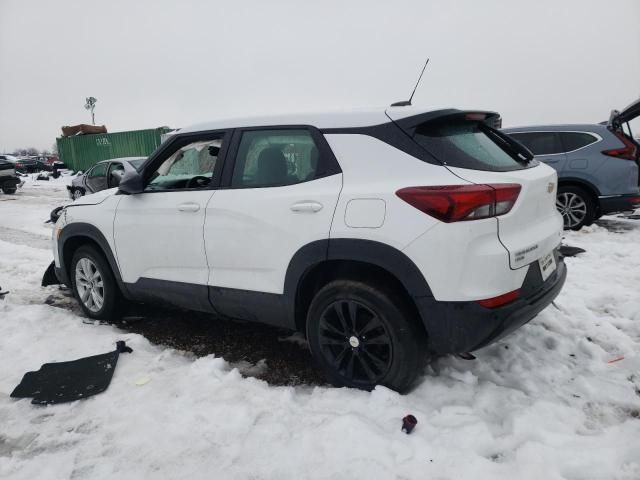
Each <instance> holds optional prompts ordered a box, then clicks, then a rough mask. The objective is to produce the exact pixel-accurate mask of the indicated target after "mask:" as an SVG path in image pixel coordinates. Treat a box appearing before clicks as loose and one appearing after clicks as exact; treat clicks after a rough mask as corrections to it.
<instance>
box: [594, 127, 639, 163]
mask: <svg viewBox="0 0 640 480" xmlns="http://www.w3.org/2000/svg"><path fill="white" fill-rule="evenodd" d="M613 134H614V135H615V136H616V137H618V139H619V140H620V141H621V142H622V143H624V147H623V148H612V149H610V150H603V151H602V153H603V154H604V155H608V156H609V157H616V158H622V159H624V160H634V161H635V159H636V154H637V152H638V147H636V145H635V144H634V143H633V142H632V141H631V140H629V139H628V138H627V136H626V135H625V134H624V133H621V132H613Z"/></svg>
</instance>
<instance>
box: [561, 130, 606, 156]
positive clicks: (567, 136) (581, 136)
mask: <svg viewBox="0 0 640 480" xmlns="http://www.w3.org/2000/svg"><path fill="white" fill-rule="evenodd" d="M560 140H561V141H562V145H563V146H564V151H565V152H573V151H574V150H577V149H579V148H582V147H586V146H587V145H590V144H592V143H595V142H597V141H598V139H597V138H596V137H594V136H593V135H589V134H588V133H581V132H560Z"/></svg>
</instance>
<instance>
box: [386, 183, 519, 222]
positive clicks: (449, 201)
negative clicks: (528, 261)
mask: <svg viewBox="0 0 640 480" xmlns="http://www.w3.org/2000/svg"><path fill="white" fill-rule="evenodd" d="M521 188H522V187H521V186H520V185H518V184H516V183H495V184H488V185H446V186H439V187H408V188H403V189H401V190H398V191H397V192H396V195H397V196H398V197H400V198H401V199H402V200H404V201H405V202H407V203H408V204H409V205H411V206H412V207H415V208H417V209H418V210H420V211H421V212H424V213H426V214H427V215H430V216H432V217H435V218H437V219H438V220H440V221H443V222H446V223H451V222H460V221H466V220H479V219H481V218H490V217H497V216H499V215H504V214H505V213H508V212H509V211H510V210H511V208H512V207H513V205H514V204H515V203H516V200H517V199H518V195H519V194H520V189H521Z"/></svg>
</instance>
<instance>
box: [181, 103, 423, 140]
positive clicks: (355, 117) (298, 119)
mask: <svg viewBox="0 0 640 480" xmlns="http://www.w3.org/2000/svg"><path fill="white" fill-rule="evenodd" d="M391 111H392V113H393V118H394V120H395V119H401V118H406V117H410V116H414V115H420V114H423V113H427V112H431V111H433V109H432V108H428V107H417V106H416V107H414V106H407V107H377V108H368V109H350V110H334V111H325V112H315V113H314V112H311V113H289V114H281V115H265V116H250V117H238V118H226V119H219V120H214V121H211V122H205V123H199V124H196V125H192V126H189V127H186V128H182V129H180V130H179V131H177V132H176V133H180V134H181V133H190V132H202V131H207V130H223V129H228V128H241V127H264V126H278V125H280V126H284V125H292V126H294V125H311V126H314V127H316V128H319V129H329V128H358V127H369V126H374V125H380V124H383V123H387V122H390V121H391V119H390V118H389V116H388V115H387V113H391Z"/></svg>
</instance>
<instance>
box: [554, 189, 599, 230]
mask: <svg viewBox="0 0 640 480" xmlns="http://www.w3.org/2000/svg"><path fill="white" fill-rule="evenodd" d="M556 208H557V209H558V211H559V212H560V213H561V214H562V219H563V220H564V228H565V230H580V229H581V228H582V227H583V226H585V225H591V224H592V223H593V220H594V218H595V214H596V208H595V204H594V201H593V199H592V198H591V195H589V193H588V192H587V191H586V190H584V189H582V188H580V187H573V186H566V187H560V188H558V196H557V198H556Z"/></svg>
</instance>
